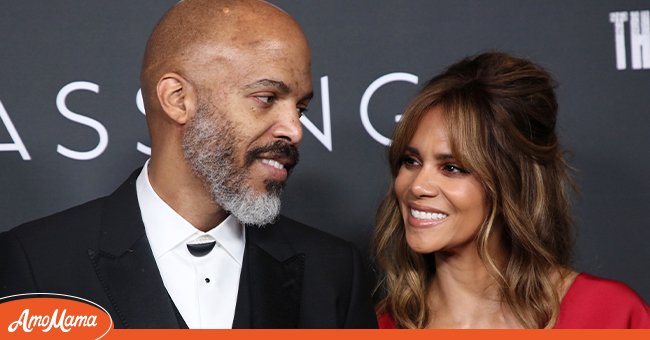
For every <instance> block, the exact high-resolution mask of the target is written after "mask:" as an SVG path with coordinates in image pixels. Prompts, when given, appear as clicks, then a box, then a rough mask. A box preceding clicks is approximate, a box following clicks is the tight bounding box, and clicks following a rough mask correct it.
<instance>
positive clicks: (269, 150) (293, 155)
mask: <svg viewBox="0 0 650 340" xmlns="http://www.w3.org/2000/svg"><path fill="white" fill-rule="evenodd" d="M261 155H264V157H268V158H280V159H282V160H284V161H285V162H286V164H285V168H286V169H287V171H290V170H291V169H293V167H295V166H296V164H298V161H299V158H300V157H299V153H298V148H297V147H296V146H295V145H293V144H289V143H287V142H284V141H281V140H277V141H275V142H273V143H270V144H267V145H263V146H258V147H255V148H253V149H251V150H249V151H248V152H247V153H246V166H250V165H251V164H253V162H254V161H255V160H256V159H258V158H261Z"/></svg>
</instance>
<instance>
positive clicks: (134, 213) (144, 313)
mask: <svg viewBox="0 0 650 340" xmlns="http://www.w3.org/2000/svg"><path fill="white" fill-rule="evenodd" d="M139 173H140V170H137V171H135V172H134V173H133V174H132V175H131V176H130V178H129V179H128V180H127V181H126V182H125V183H124V184H122V186H120V187H119V188H118V189H117V190H116V191H115V192H114V193H113V194H111V195H110V196H108V197H107V198H106V203H105V206H104V210H103V215H102V220H101V235H100V241H99V251H97V252H96V251H94V250H89V251H88V255H89V256H90V259H91V261H92V262H93V265H94V268H95V272H96V273H97V276H98V277H99V280H100V281H101V284H102V285H103V287H104V290H105V292H106V295H107V296H108V298H109V300H110V301H111V304H112V305H113V309H114V310H115V313H116V314H117V317H118V318H119V320H120V321H121V323H122V325H123V327H126V328H178V327H179V320H178V319H177V318H176V315H175V314H174V306H173V304H172V301H171V298H169V295H168V293H167V290H166V289H165V287H164V284H163V282H162V278H161V276H160V272H159V271H158V267H157V265H156V261H155V259H154V257H153V253H152V252H151V247H150V246H149V241H148V240H147V237H146V234H145V230H144V224H143V223H142V217H141V216H140V209H139V205H138V199H137V193H136V189H135V181H136V178H137V176H138V174H139Z"/></svg>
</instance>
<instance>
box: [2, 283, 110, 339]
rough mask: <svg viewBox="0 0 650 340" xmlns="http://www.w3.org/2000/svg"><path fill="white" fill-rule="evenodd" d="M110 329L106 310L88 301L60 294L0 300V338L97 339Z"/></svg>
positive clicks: (23, 295)
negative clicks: (50, 335) (52, 335)
mask: <svg viewBox="0 0 650 340" xmlns="http://www.w3.org/2000/svg"><path fill="white" fill-rule="evenodd" d="M112 328H113V320H111V317H110V315H108V312H106V310H105V309H104V308H102V307H101V306H99V305H97V304H95V303H94V302H92V301H88V300H85V299H82V298H79V297H75V296H70V295H62V294H47V293H44V294H40V293H39V294H21V295H13V296H8V297H3V298H1V299H0V338H2V339H12V338H16V339H18V338H20V339H26V338H30V337H34V338H42V337H43V335H44V333H59V334H58V335H62V334H65V338H66V339H99V338H101V337H103V336H104V335H106V334H107V333H108V331H110V330H111V329H112Z"/></svg>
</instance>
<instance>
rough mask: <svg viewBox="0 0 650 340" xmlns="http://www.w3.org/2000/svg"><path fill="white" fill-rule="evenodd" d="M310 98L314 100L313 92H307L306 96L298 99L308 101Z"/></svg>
mask: <svg viewBox="0 0 650 340" xmlns="http://www.w3.org/2000/svg"><path fill="white" fill-rule="evenodd" d="M312 98H314V92H309V93H308V94H307V95H306V96H304V97H302V98H300V101H301V102H304V101H310V100H311V99H312Z"/></svg>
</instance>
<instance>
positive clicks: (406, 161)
mask: <svg viewBox="0 0 650 340" xmlns="http://www.w3.org/2000/svg"><path fill="white" fill-rule="evenodd" d="M401 163H402V165H403V166H405V167H407V168H411V167H414V166H417V165H418V164H420V162H418V160H417V159H415V158H413V157H411V156H404V157H402V160H401Z"/></svg>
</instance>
